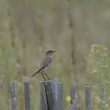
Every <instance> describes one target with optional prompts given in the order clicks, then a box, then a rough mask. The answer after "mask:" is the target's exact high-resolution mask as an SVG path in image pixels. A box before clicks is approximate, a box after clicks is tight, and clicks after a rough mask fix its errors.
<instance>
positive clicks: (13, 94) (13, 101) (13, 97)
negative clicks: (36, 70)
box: [10, 81, 16, 110]
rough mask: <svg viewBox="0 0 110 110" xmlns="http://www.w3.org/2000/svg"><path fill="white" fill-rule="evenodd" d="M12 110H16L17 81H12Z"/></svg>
mask: <svg viewBox="0 0 110 110" xmlns="http://www.w3.org/2000/svg"><path fill="white" fill-rule="evenodd" d="M10 95H11V110H16V81H11V82H10Z"/></svg>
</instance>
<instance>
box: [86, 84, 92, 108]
mask: <svg viewBox="0 0 110 110" xmlns="http://www.w3.org/2000/svg"><path fill="white" fill-rule="evenodd" d="M85 110H91V87H90V86H86V87H85Z"/></svg>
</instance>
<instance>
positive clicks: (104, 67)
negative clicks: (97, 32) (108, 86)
mask: <svg viewBox="0 0 110 110" xmlns="http://www.w3.org/2000/svg"><path fill="white" fill-rule="evenodd" d="M109 67H110V58H109V57H108V54H107V48H105V47H104V46H101V45H96V44H94V45H91V50H90V54H89V59H88V70H89V72H90V73H91V74H93V75H94V76H95V77H96V79H97V81H98V82H100V83H103V84H104V83H106V82H107V81H109V80H110V75H109V72H110V68H109Z"/></svg>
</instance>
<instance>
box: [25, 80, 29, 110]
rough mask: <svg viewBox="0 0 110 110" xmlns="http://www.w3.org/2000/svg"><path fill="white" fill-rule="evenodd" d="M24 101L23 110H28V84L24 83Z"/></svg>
mask: <svg viewBox="0 0 110 110" xmlns="http://www.w3.org/2000/svg"><path fill="white" fill-rule="evenodd" d="M24 99H25V110H30V94H29V82H28V81H25V82H24Z"/></svg>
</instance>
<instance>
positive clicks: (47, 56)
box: [31, 50, 55, 78]
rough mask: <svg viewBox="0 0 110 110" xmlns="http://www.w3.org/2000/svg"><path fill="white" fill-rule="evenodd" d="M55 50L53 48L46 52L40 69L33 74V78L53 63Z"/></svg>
mask: <svg viewBox="0 0 110 110" xmlns="http://www.w3.org/2000/svg"><path fill="white" fill-rule="evenodd" d="M54 52H55V51H53V50H49V51H47V52H46V54H45V57H44V58H43V60H42V62H41V64H40V65H39V67H38V69H37V70H36V72H35V73H34V74H33V75H32V76H31V78H32V77H33V76H35V75H37V74H39V73H42V72H43V71H45V69H46V68H47V67H48V66H49V65H50V64H51V62H52V54H53V53H54Z"/></svg>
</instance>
